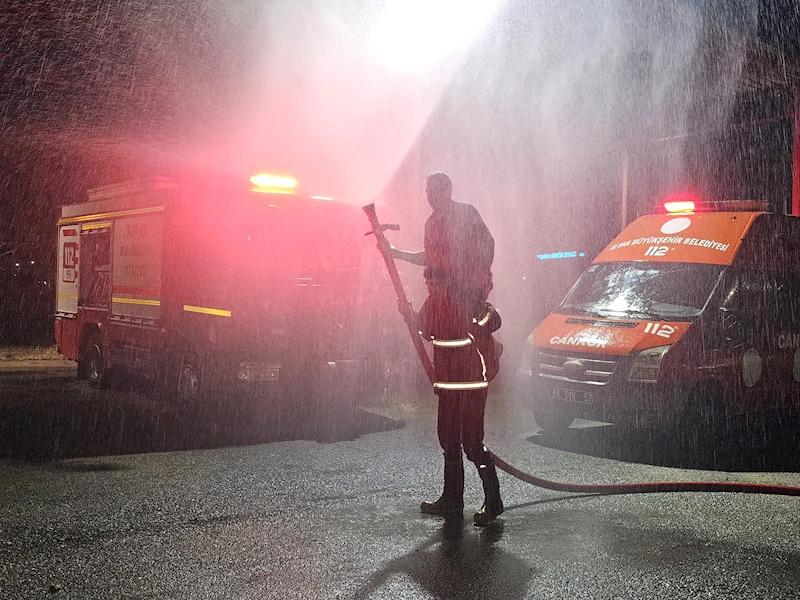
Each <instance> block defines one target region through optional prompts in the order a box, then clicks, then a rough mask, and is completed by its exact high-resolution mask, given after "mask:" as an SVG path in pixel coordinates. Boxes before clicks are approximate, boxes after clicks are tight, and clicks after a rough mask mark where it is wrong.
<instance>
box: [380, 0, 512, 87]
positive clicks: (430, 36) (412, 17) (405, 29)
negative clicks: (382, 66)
mask: <svg viewBox="0 0 800 600" xmlns="http://www.w3.org/2000/svg"><path fill="white" fill-rule="evenodd" d="M498 4H499V1H498V0H389V2H388V3H387V5H386V8H385V9H384V11H383V14H382V15H381V17H380V19H379V20H378V24H377V26H376V27H375V29H374V30H373V32H372V36H371V38H370V47H371V49H372V52H373V53H374V54H375V55H376V56H377V57H378V58H380V59H381V60H383V61H384V62H385V63H386V64H388V65H389V66H390V67H392V68H394V69H397V70H398V71H405V72H421V71H425V70H427V69H429V68H431V67H433V66H435V65H436V64H437V63H439V62H440V61H441V60H442V59H444V58H445V57H446V56H447V55H449V54H451V53H452V52H454V51H456V50H458V49H460V48H463V47H464V46H466V44H467V43H469V42H470V41H471V40H472V39H473V38H474V37H475V36H476V35H477V34H478V33H479V32H480V31H481V29H482V28H483V27H484V26H485V25H486V23H487V22H488V21H489V18H490V17H491V16H492V13H494V11H495V9H496V8H497V5H498Z"/></svg>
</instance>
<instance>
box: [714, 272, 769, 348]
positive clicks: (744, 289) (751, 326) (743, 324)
mask: <svg viewBox="0 0 800 600" xmlns="http://www.w3.org/2000/svg"><path fill="white" fill-rule="evenodd" d="M765 283H766V282H765V281H764V278H763V277H762V276H761V275H760V274H758V273H753V272H748V271H742V272H740V273H739V274H738V276H736V277H735V278H734V279H733V280H732V282H731V286H730V291H729V292H728V295H727V298H726V300H725V302H724V303H723V307H722V312H723V317H722V327H723V329H724V331H725V337H726V338H727V341H728V343H732V344H734V345H738V344H743V343H745V342H749V341H752V340H754V339H755V338H756V337H757V336H758V335H759V334H760V333H761V332H763V331H764V317H765V311H764V308H765V306H764V300H765V293H766V290H765Z"/></svg>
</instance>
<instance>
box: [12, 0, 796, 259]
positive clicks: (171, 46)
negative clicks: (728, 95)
mask: <svg viewBox="0 0 800 600" xmlns="http://www.w3.org/2000/svg"><path fill="white" fill-rule="evenodd" d="M680 1H683V2H684V3H685V4H690V5H693V6H696V7H698V8H699V9H700V10H702V11H703V13H704V14H706V15H707V16H708V17H709V18H712V19H716V20H719V21H721V22H723V23H725V24H726V25H728V26H730V27H733V28H736V29H739V30H741V31H744V32H748V33H755V34H757V36H758V37H759V38H760V39H762V40H764V41H766V42H769V43H771V44H774V45H776V46H778V47H780V48H782V49H783V50H784V51H786V52H787V53H791V54H793V55H795V56H797V57H799V58H800V36H798V31H799V30H800V8H799V7H798V3H796V2H794V1H793V0H763V2H762V4H761V6H760V7H759V9H758V11H757V14H756V15H755V16H756V18H755V19H754V11H753V9H752V8H750V9H749V10H746V9H745V8H743V7H746V6H747V5H752V3H748V2H744V1H741V0H739V1H729V0H680ZM242 6H243V8H241V9H236V10H232V9H230V8H229V7H226V8H225V9H224V10H223V9H222V8H219V7H218V6H217V4H216V3H214V2H211V1H206V2H203V1H200V2H198V1H197V0H171V1H170V2H169V3H163V4H160V5H159V4H153V3H148V2H144V1H141V0H123V1H121V2H115V3H107V2H101V1H98V0H82V1H80V2H78V1H73V0H67V1H65V2H59V3H56V2H49V1H44V0H10V1H9V0H6V2H5V3H4V10H3V11H2V15H0V41H2V44H3V49H4V51H3V54H2V56H0V72H2V77H0V123H1V124H2V125H1V127H2V129H1V130H0V162H1V163H2V165H0V244H2V246H0V255H1V254H3V252H4V251H7V250H8V249H9V248H13V247H18V248H20V251H23V252H24V253H25V254H26V255H31V256H36V257H37V258H41V259H42V260H45V261H48V260H50V258H51V254H52V248H51V246H52V240H51V239H50V238H51V237H52V235H51V234H52V229H53V223H54V221H55V219H56V218H57V214H58V212H57V211H58V209H57V206H58V205H60V204H64V203H72V202H77V201H80V200H81V199H82V198H83V196H84V194H85V190H86V188H87V187H92V186H94V185H99V184H104V183H108V182H110V181H116V180H120V179H124V178H129V177H135V176H142V175H146V174H148V173H152V172H154V171H156V170H158V171H160V172H165V171H167V172H169V171H171V170H172V171H177V170H179V169H180V167H181V165H180V164H179V163H176V161H175V160H174V156H175V152H174V149H175V148H180V147H183V146H184V145H186V144H192V143H195V144H197V143H200V144H202V143H203V141H204V140H207V139H213V138H214V137H215V136H216V135H218V134H219V133H220V132H224V131H226V130H227V129H228V128H229V127H231V126H232V124H233V122H234V121H235V118H236V114H237V102H238V99H239V98H240V97H241V96H242V93H243V92H244V93H245V94H246V93H247V90H248V86H252V85H254V84H253V82H252V81H249V78H248V74H249V72H250V71H249V64H248V63H249V56H250V53H251V51H252V44H253V43H255V41H258V42H259V43H263V42H268V41H269V40H257V39H256V37H257V36H254V35H252V34H253V31H249V30H248V29H247V28H248V27H252V25H250V23H251V22H252V20H253V19H252V18H251V17H252V16H253V15H249V14H248V13H247V11H248V10H251V9H252V5H250V6H251V9H248V8H245V7H244V6H245V5H244V3H243V5H242ZM232 22H233V25H234V26H231V23H232ZM243 28H244V29H245V31H244V32H243V31H242V29H243ZM186 64H191V65H192V67H191V69H187V68H184V67H185V65H186ZM253 89H255V88H253ZM232 90H236V93H235V94H234V93H233V92H232ZM178 96H180V97H182V98H190V99H191V101H190V102H188V103H187V102H182V103H181V104H180V111H178V110H177V107H178V104H177V103H176V102H175V98H176V97H178Z"/></svg>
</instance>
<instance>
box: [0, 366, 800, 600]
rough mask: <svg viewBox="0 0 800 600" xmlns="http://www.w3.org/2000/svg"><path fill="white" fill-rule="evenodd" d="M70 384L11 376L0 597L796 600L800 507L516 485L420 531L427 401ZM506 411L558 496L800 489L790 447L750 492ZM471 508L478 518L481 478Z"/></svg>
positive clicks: (516, 445) (64, 371) (761, 469)
mask: <svg viewBox="0 0 800 600" xmlns="http://www.w3.org/2000/svg"><path fill="white" fill-rule="evenodd" d="M73 378H74V368H73V367H72V365H70V363H58V362H55V363H35V364H32V365H31V364H27V363H25V364H22V363H18V364H11V363H0V598H46V597H55V598H303V599H305V598H364V599H366V598H376V599H377V598H389V599H392V598H440V599H461V598H470V599H480V598H502V599H509V600H516V599H522V598H665V599H666V598H797V597H800V542H798V539H800V535H799V534H800V506H799V505H798V502H800V499H798V498H792V497H781V496H758V495H744V494H708V493H697V494H688V493H682V494H641V495H635V496H585V495H584V496H579V495H574V494H563V493H556V492H552V491H548V490H543V489H539V488H535V487H532V486H530V485H528V484H525V483H522V482H520V481H517V480H515V479H512V478H511V477H509V476H507V475H505V474H503V473H501V474H500V478H501V479H500V481H501V489H502V492H503V497H504V501H505V504H506V512H505V513H504V514H503V515H502V517H501V518H500V519H498V521H497V522H496V523H495V524H494V525H493V526H491V527H488V528H485V529H478V528H475V527H474V526H473V525H472V524H471V513H470V512H466V511H465V517H466V518H465V519H464V520H463V521H461V522H458V521H456V522H445V521H443V520H441V519H438V518H435V517H426V516H423V515H420V514H419V512H418V505H419V501H420V500H421V499H424V498H435V496H436V495H438V492H439V488H440V478H441V475H440V472H441V454H440V451H439V448H438V444H437V441H436V437H435V404H434V400H433V398H432V396H430V395H429V394H428V393H427V392H425V391H422V392H419V393H406V394H401V395H399V396H397V397H382V398H380V399H372V400H371V401H368V402H366V403H365V405H364V406H363V407H360V408H359V407H356V408H354V409H351V407H349V406H346V407H341V406H340V407H329V408H328V409H325V408H324V407H322V408H320V407H314V409H313V410H312V411H305V412H304V409H303V408H301V407H298V406H293V405H291V404H289V405H287V404H286V403H279V402H276V403H273V402H269V401H268V400H265V399H264V398H251V399H249V400H248V401H247V402H243V403H242V405H241V406H237V407H236V408H232V407H231V406H230V405H227V406H219V405H210V406H206V407H204V408H202V409H196V408H191V409H190V408H185V407H175V406H174V405H169V404H165V403H163V402H162V401H160V400H159V399H158V398H156V397H155V396H153V395H152V394H151V393H150V392H151V390H150V388H149V387H148V384H147V383H141V382H139V383H135V382H134V383H133V384H130V385H126V386H124V387H123V388H121V389H117V390H113V391H111V392H99V391H94V390H90V389H89V388H88V387H87V386H86V384H85V383H82V382H76V381H74V379H73ZM490 404H491V405H490V410H489V413H488V415H487V435H486V440H487V443H488V444H489V445H490V446H491V448H492V449H493V450H494V451H495V452H496V453H497V454H498V455H499V456H502V457H503V458H504V459H506V460H507V461H508V462H510V463H511V464H514V465H515V466H517V467H519V468H521V469H523V470H526V471H529V472H534V473H536V474H537V475H539V476H542V477H546V478H549V479H556V480H568V481H575V482H581V483H590V482H603V483H613V482H629V481H642V480H649V481H657V480H670V481H672V480H742V481H759V482H775V483H780V484H786V485H800V474H798V473H799V472H800V465H798V464H797V462H798V459H797V452H796V445H795V441H796V439H795V438H794V437H793V436H785V437H784V438H781V440H780V445H782V447H781V448H778V449H777V450H776V449H775V448H771V447H770V446H769V444H767V443H766V442H765V443H763V444H761V443H759V444H755V445H753V446H750V445H748V446H747V447H745V446H744V445H743V446H742V449H741V452H740V453H739V454H740V456H738V457H734V458H733V462H732V463H731V465H732V466H748V467H750V468H751V469H752V471H751V472H741V471H739V472H733V471H722V470H710V469H708V468H695V469H691V470H689V469H680V468H677V467H676V466H675V465H676V464H679V461H678V462H676V461H677V459H674V456H675V455H674V454H673V453H672V452H671V451H670V450H671V449H670V448H668V447H664V446H662V445H659V444H661V442H655V441H652V440H650V438H649V437H648V436H646V435H643V436H640V437H637V436H631V435H629V434H625V435H618V434H615V433H614V429H613V427H599V426H595V424H590V423H586V422H577V423H576V424H575V425H573V428H572V429H571V430H570V431H569V433H568V435H565V436H563V437H561V438H558V439H552V438H548V437H547V436H543V435H540V434H539V433H538V428H537V427H536V425H535V422H534V421H533V419H532V417H531V416H530V414H529V412H528V411H527V410H526V409H525V407H524V406H521V405H520V404H519V403H518V402H517V401H516V400H514V399H513V395H512V394H511V393H510V392H508V391H505V392H504V391H503V390H496V391H493V393H492V394H491V395H490ZM334 408H335V410H334ZM765 439H766V438H765ZM760 441H764V440H760ZM759 451H760V452H761V453H762V454H761V456H760V457H757V458H754V457H753V456H752V455H753V454H754V453H758V452H759ZM764 452H767V454H764ZM765 456H766V457H767V458H765ZM684 458H685V457H684ZM681 460H683V459H681ZM708 460H712V459H708ZM714 460H716V459H714ZM715 464H716V465H717V468H720V467H724V466H725V465H721V464H720V463H719V462H718V461H717V462H715ZM695 466H696V467H709V466H713V465H710V464H703V461H702V460H700V461H699V462H698V464H696V465H695ZM465 500H466V505H467V506H468V507H469V510H470V511H471V510H474V509H477V508H479V506H480V503H481V500H482V498H481V491H480V489H479V480H478V477H477V475H476V474H475V472H474V470H473V469H472V468H470V465H467V477H466V492H465Z"/></svg>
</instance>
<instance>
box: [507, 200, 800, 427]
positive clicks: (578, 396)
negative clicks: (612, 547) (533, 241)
mask: <svg viewBox="0 0 800 600" xmlns="http://www.w3.org/2000/svg"><path fill="white" fill-rule="evenodd" d="M518 384H519V386H520V388H521V390H522V391H523V393H524V394H525V396H526V398H528V399H530V401H531V402H532V407H533V410H534V416H535V418H536V420H537V422H538V423H539V425H540V426H542V427H543V428H544V429H554V430H557V429H563V428H566V427H568V426H569V425H570V423H571V422H572V420H573V418H575V417H584V418H589V419H593V420H600V421H610V422H615V423H619V424H628V425H631V424H632V425H638V426H654V425H658V426H663V425H683V426H686V427H688V428H698V427H708V428H719V427H722V426H724V424H725V423H726V421H727V420H728V419H729V417H731V416H734V415H743V414H752V413H756V414H762V415H763V414H765V413H768V412H771V411H782V412H787V411H788V412H791V411H795V410H796V407H797V404H798V402H800V219H799V218H797V217H794V216H789V215H777V214H770V213H765V212H696V213H694V212H691V213H687V214H665V215H663V214H662V215H652V216H646V217H641V218H639V219H637V220H636V221H634V222H633V223H631V224H630V225H629V226H628V227H627V228H625V229H624V230H623V231H622V232H621V233H620V234H619V235H618V236H617V237H616V238H615V239H614V240H613V241H612V242H611V243H610V244H609V245H608V246H607V247H606V248H605V250H603V251H602V252H601V253H600V254H599V256H598V257H597V258H596V259H595V260H594V262H593V263H592V264H591V265H590V266H589V267H588V269H587V270H586V272H585V273H584V274H583V275H582V276H581V278H580V279H579V280H578V281H577V283H576V284H575V285H574V287H573V288H572V290H571V291H570V292H569V294H567V296H566V298H565V299H564V300H563V302H561V304H560V306H559V307H558V308H556V309H555V310H554V311H553V312H552V313H551V314H550V315H549V316H548V317H547V318H546V319H545V320H544V321H543V322H542V323H541V324H540V325H539V326H538V327H537V328H536V329H535V330H534V332H533V333H532V334H531V336H530V337H529V338H528V342H527V345H526V350H525V356H524V358H523V362H522V365H521V368H520V369H519V371H518Z"/></svg>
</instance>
